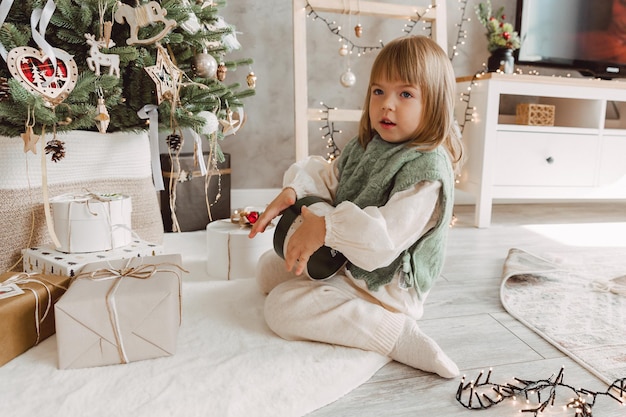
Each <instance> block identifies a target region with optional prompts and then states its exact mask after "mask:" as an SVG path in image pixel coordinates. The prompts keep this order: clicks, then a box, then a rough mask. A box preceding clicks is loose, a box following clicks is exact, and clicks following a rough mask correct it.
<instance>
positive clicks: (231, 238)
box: [206, 219, 273, 279]
mask: <svg viewBox="0 0 626 417" xmlns="http://www.w3.org/2000/svg"><path fill="white" fill-rule="evenodd" d="M270 227H273V226H268V228H267V230H266V231H265V232H264V233H259V234H257V235H256V236H255V237H254V239H250V238H249V237H248V234H249V233H250V227H248V226H240V225H239V224H237V223H233V222H232V221H231V220H229V219H223V220H216V221H213V222H211V223H209V224H208V225H207V227H206V230H207V251H208V260H207V273H208V275H209V277H211V278H217V279H239V278H252V277H254V271H255V270H256V267H257V263H258V261H259V258H260V257H261V255H262V254H263V253H264V252H266V251H268V250H271V249H272V241H273V239H272V235H273V231H272V230H271V229H270Z"/></svg>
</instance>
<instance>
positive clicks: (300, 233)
mask: <svg viewBox="0 0 626 417" xmlns="http://www.w3.org/2000/svg"><path fill="white" fill-rule="evenodd" d="M325 237H326V220H324V217H320V216H316V215H315V214H313V213H312V212H311V210H309V209H308V208H307V207H306V206H303V207H302V224H301V225H300V227H298V230H296V231H295V232H294V234H293V235H291V238H289V243H288V244H287V250H286V255H285V264H286V266H287V270H288V271H291V270H292V269H294V267H295V270H294V273H295V274H296V275H300V274H302V273H303V272H304V269H305V268H306V264H307V262H308V261H309V258H310V257H311V255H313V253H314V252H315V251H316V250H318V249H319V248H320V247H322V245H324V238H325Z"/></svg>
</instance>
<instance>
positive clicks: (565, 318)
mask: <svg viewBox="0 0 626 417" xmlns="http://www.w3.org/2000/svg"><path fill="white" fill-rule="evenodd" d="M625 255H626V250H625V249H620V250H609V249H606V250H596V251H594V252H592V253H590V252H589V251H578V252H568V253H552V254H549V255H545V256H537V255H534V254H531V253H528V252H526V251H523V250H520V249H511V250H510V251H509V255H508V257H507V259H506V261H505V264H504V271H503V272H504V276H503V278H504V279H503V281H502V285H501V291H500V297H501V300H502V304H503V305H504V307H505V308H506V310H507V311H508V312H509V313H510V314H511V315H512V316H514V317H515V318H517V319H518V320H520V321H521V322H522V323H524V324H525V325H526V326H528V327H530V328H531V329H532V330H534V331H535V332H537V333H538V334H539V335H541V336H542V337H543V338H545V339H546V340H547V341H549V342H550V343H552V344H553V345H554V346H556V347H557V348H558V349H560V350H561V351H563V352H564V353H565V354H566V355H568V356H570V357H571V358H572V359H574V360H575V361H577V362H578V363H580V364H581V365H582V366H584V367H585V368H587V369H588V370H589V371H590V372H592V373H594V374H595V375H596V376H597V377H599V378H600V379H602V380H603V381H605V382H606V383H607V384H609V385H610V384H611V383H613V382H614V381H615V380H616V379H618V378H624V377H626V256H625Z"/></svg>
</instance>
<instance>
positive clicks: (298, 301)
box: [256, 251, 425, 356]
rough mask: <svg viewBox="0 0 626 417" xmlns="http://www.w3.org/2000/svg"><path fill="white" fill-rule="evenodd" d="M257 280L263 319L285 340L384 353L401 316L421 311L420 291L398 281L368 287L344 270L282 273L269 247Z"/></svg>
mask: <svg viewBox="0 0 626 417" xmlns="http://www.w3.org/2000/svg"><path fill="white" fill-rule="evenodd" d="M256 278H257V283H258V284H259V287H260V288H261V291H263V292H264V293H266V294H268V296H267V299H266V301H265V320H266V321H267V324H268V326H269V327H270V328H271V329H272V330H273V331H274V332H275V333H276V334H278V335H279V336H281V337H282V338H284V339H287V340H312V341H318V342H325V343H331V344H336V345H342V346H349V347H355V348H360V349H363V350H369V351H374V352H378V353H380V354H382V355H385V356H388V355H389V353H390V352H391V350H392V349H393V347H394V345H395V344H396V341H397V340H398V338H399V337H400V335H401V333H402V329H403V326H404V322H405V320H406V319H407V318H408V319H414V320H417V319H419V318H420V317H421V316H422V314H423V302H424V299H425V294H423V295H422V298H421V299H420V298H419V297H418V296H417V293H416V291H415V290H414V289H408V290H407V289H402V288H400V287H399V286H398V283H397V279H394V280H393V281H392V282H391V283H389V284H387V285H385V286H383V287H381V288H379V290H378V291H370V290H368V289H367V286H366V284H365V282H364V281H363V280H357V279H353V278H351V277H350V276H349V274H348V273H347V271H345V270H342V271H340V273H338V274H337V275H335V276H333V277H332V278H329V279H327V280H324V281H316V280H312V279H310V278H308V277H306V276H304V275H302V276H296V275H294V274H293V273H291V272H289V271H286V268H285V261H284V260H283V259H281V258H280V257H279V256H278V255H276V254H275V253H274V251H268V252H266V253H264V254H263V255H262V256H261V258H260V260H259V265H258V268H257V277H256Z"/></svg>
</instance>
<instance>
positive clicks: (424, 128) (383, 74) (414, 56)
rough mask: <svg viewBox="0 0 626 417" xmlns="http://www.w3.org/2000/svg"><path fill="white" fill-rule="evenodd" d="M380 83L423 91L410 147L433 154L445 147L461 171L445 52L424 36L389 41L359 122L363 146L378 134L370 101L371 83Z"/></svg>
mask: <svg viewBox="0 0 626 417" xmlns="http://www.w3.org/2000/svg"><path fill="white" fill-rule="evenodd" d="M381 80H393V81H396V80H399V81H402V82H404V83H407V84H411V85H414V86H417V87H418V88H419V89H420V91H421V94H422V102H423V103H422V104H423V106H422V108H423V113H422V120H421V123H420V124H419V126H418V127H417V129H416V130H415V132H413V135H412V137H411V138H410V140H409V141H408V142H407V146H412V147H415V148H417V149H419V150H421V151H432V150H434V149H435V148H437V147H438V146H439V145H443V146H444V147H445V149H446V150H447V151H448V154H449V155H450V159H451V161H452V164H453V167H454V168H455V170H458V169H460V165H461V163H462V158H463V145H462V143H461V137H460V131H459V129H458V126H457V124H456V121H455V120H454V101H455V100H454V96H455V89H456V80H455V76H454V70H453V69H452V64H451V63H450V59H449V58H448V56H447V55H446V53H445V52H444V51H443V49H441V47H440V46H439V45H438V44H437V43H436V42H435V41H433V40H432V39H430V38H427V37H425V36H408V37H402V38H398V39H395V40H393V41H391V42H389V43H388V44H387V45H385V47H384V48H383V49H382V50H381V51H380V53H379V54H378V56H377V57H376V59H375V60H374V64H373V66H372V71H371V74H370V80H369V85H368V89H367V94H366V97H365V105H364V106H363V108H364V111H363V115H362V116H361V121H360V123H359V142H360V143H361V145H362V146H363V147H365V146H367V144H368V143H369V142H370V141H371V140H372V138H373V137H374V134H375V133H376V132H375V131H374V129H373V128H372V125H371V123H370V114H369V102H370V97H371V90H372V88H371V87H372V84H374V83H376V82H378V81H381Z"/></svg>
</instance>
